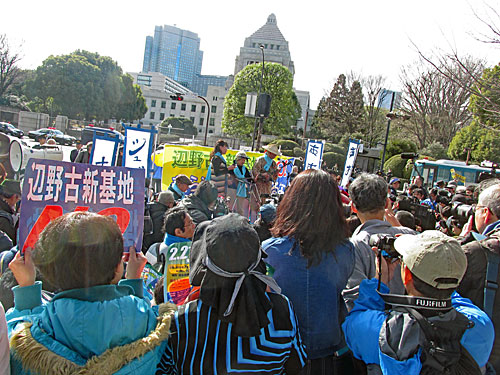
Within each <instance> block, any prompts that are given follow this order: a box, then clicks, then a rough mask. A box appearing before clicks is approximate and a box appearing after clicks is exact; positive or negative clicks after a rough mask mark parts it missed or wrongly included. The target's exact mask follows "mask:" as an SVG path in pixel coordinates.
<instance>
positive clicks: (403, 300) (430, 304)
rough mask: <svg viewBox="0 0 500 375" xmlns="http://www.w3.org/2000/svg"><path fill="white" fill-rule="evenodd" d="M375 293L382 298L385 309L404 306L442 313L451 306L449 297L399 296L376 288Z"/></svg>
mask: <svg viewBox="0 0 500 375" xmlns="http://www.w3.org/2000/svg"><path fill="white" fill-rule="evenodd" d="M377 293H378V294H379V295H380V297H382V299H383V300H384V302H385V304H386V309H390V308H392V307H406V308H413V309H416V310H432V311H436V312H441V313H442V312H447V311H450V310H451V309H452V308H453V306H452V304H451V298H448V299H435V298H428V297H416V296H401V295H398V294H385V293H380V292H379V291H378V290H377Z"/></svg>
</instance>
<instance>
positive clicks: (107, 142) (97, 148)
mask: <svg viewBox="0 0 500 375" xmlns="http://www.w3.org/2000/svg"><path fill="white" fill-rule="evenodd" d="M119 144H120V139H119V138H118V137H110V136H108V135H98V134H97V132H95V133H94V140H93V146H92V153H91V154H90V161H89V164H92V165H102V166H114V165H116V155H117V153H118V146H119Z"/></svg>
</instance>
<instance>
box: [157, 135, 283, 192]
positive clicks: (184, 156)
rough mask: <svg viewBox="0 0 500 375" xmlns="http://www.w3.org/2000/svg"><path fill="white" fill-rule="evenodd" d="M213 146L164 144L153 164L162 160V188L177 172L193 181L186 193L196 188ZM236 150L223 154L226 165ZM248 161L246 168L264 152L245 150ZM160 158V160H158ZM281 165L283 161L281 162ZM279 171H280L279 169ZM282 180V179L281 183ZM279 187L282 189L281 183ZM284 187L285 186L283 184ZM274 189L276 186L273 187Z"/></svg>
mask: <svg viewBox="0 0 500 375" xmlns="http://www.w3.org/2000/svg"><path fill="white" fill-rule="evenodd" d="M212 150H213V148H211V147H202V146H180V145H165V149H164V152H163V155H162V154H156V155H155V164H157V165H159V163H161V162H163V175H162V180H161V184H162V190H166V189H168V186H169V185H170V184H171V183H172V182H173V181H174V180H175V177H176V176H177V175H179V174H185V175H186V176H188V177H189V179H190V180H191V181H192V182H193V185H191V187H190V189H189V190H188V192H187V193H188V194H189V193H190V192H192V191H194V190H195V189H196V187H197V186H198V184H199V183H201V182H202V181H204V180H205V177H206V175H207V171H208V167H209V166H210V153H211V152H212ZM237 153H238V150H228V151H227V153H226V154H225V155H224V158H225V159H226V161H227V165H228V166H229V165H232V164H233V162H234V159H235V157H236V154H237ZM246 154H247V156H248V158H249V159H248V161H247V163H246V166H247V168H249V169H250V170H251V169H252V168H253V165H254V164H255V161H256V160H257V158H259V157H260V156H263V155H264V154H262V153H260V152H252V151H249V152H246ZM281 159H282V160H289V159H291V158H290V157H286V156H284V157H281ZM160 160H161V161H160ZM282 165H283V163H282ZM280 172H281V171H280ZM283 183H284V182H283V181H282V182H281V184H283ZM280 186H281V189H283V190H284V187H283V186H282V185H280ZM285 187H286V186H285ZM274 190H275V191H276V190H277V188H275V189H274Z"/></svg>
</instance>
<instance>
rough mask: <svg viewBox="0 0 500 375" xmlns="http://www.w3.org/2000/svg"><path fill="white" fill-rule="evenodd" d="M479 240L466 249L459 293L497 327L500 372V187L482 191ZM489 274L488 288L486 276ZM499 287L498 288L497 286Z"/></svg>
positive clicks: (494, 354) (494, 362)
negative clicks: (465, 259) (487, 316)
mask: <svg viewBox="0 0 500 375" xmlns="http://www.w3.org/2000/svg"><path fill="white" fill-rule="evenodd" d="M474 223H475V225H476V229H477V232H478V233H480V234H478V233H472V236H473V238H475V239H476V240H475V241H473V242H469V243H467V244H466V245H464V246H463V250H464V252H465V255H466V256H467V270H466V272H465V276H464V278H463V280H462V282H461V283H460V285H459V287H458V292H459V293H460V294H461V295H463V296H465V297H468V298H470V299H471V300H472V302H474V303H475V304H476V305H477V306H479V307H480V308H482V309H484V310H485V311H486V313H488V315H489V316H490V317H491V318H492V320H493V323H494V325H495V334H496V337H497V339H496V340H495V343H494V346H493V351H492V353H491V357H490V363H491V364H492V365H493V367H495V370H496V371H497V373H500V339H499V337H500V293H498V291H497V288H498V283H499V282H500V279H499V275H500V273H499V272H498V270H499V265H498V261H499V258H500V184H498V183H497V184H496V185H493V186H490V187H488V188H487V189H486V190H483V191H482V192H481V193H480V195H479V200H478V204H477V206H476V208H475V212H474ZM487 274H488V281H489V282H488V287H487V288H485V286H486V276H487ZM495 284H496V285H495Z"/></svg>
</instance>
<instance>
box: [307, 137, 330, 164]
mask: <svg viewBox="0 0 500 375" xmlns="http://www.w3.org/2000/svg"><path fill="white" fill-rule="evenodd" d="M324 148H325V143H324V141H308V142H307V150H306V158H305V160H304V170H306V169H321V163H322V161H323V149H324Z"/></svg>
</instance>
